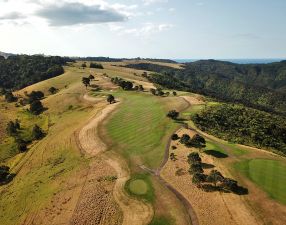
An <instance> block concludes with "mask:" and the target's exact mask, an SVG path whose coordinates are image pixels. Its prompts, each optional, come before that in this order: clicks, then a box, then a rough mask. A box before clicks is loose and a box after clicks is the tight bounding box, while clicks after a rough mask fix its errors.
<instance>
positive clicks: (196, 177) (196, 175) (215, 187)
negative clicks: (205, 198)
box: [188, 152, 248, 195]
mask: <svg viewBox="0 0 286 225" xmlns="http://www.w3.org/2000/svg"><path fill="white" fill-rule="evenodd" d="M188 163H189V164H190V169H189V173H190V174H191V175H192V176H193V177H192V182H193V183H194V184H196V185H197V187H198V188H202V189H203V190H204V191H208V192H209V191H223V192H232V193H235V194H240V195H242V194H248V190H247V189H246V188H243V187H241V186H239V185H238V183H237V181H235V180H233V179H230V178H225V177H224V176H223V175H222V174H221V173H220V172H219V171H217V170H211V172H210V173H209V174H208V175H206V174H204V169H203V163H202V159H201V157H200V155H199V154H198V153H197V152H192V153H190V154H189V155H188Z"/></svg>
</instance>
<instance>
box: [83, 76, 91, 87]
mask: <svg viewBox="0 0 286 225" xmlns="http://www.w3.org/2000/svg"><path fill="white" fill-rule="evenodd" d="M82 83H83V84H84V86H85V88H86V89H87V87H88V86H89V85H90V79H89V78H88V77H83V78H82Z"/></svg>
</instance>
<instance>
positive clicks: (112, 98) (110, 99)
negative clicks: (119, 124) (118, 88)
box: [107, 95, 115, 104]
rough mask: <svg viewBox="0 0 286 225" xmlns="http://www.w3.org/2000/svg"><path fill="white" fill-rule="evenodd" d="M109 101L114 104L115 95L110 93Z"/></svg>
mask: <svg viewBox="0 0 286 225" xmlns="http://www.w3.org/2000/svg"><path fill="white" fill-rule="evenodd" d="M107 101H108V102H109V104H112V103H114V102H115V98H114V96H113V95H108V96H107Z"/></svg>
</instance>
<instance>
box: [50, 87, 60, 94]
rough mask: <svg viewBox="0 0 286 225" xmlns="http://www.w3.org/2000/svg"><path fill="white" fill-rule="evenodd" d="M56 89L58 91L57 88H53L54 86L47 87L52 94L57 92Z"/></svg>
mask: <svg viewBox="0 0 286 225" xmlns="http://www.w3.org/2000/svg"><path fill="white" fill-rule="evenodd" d="M57 91H58V89H57V88H55V87H50V88H49V92H50V93H51V94H52V95H53V94H55V93H57Z"/></svg>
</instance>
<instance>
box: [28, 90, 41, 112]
mask: <svg viewBox="0 0 286 225" xmlns="http://www.w3.org/2000/svg"><path fill="white" fill-rule="evenodd" d="M28 97H29V98H28V101H29V104H30V112H31V113H32V114H34V115H39V114H41V113H42V112H43V111H44V106H43V104H42V102H41V101H40V100H41V99H43V97H44V93H43V92H41V91H32V92H31V93H30V94H29V95H28Z"/></svg>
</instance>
